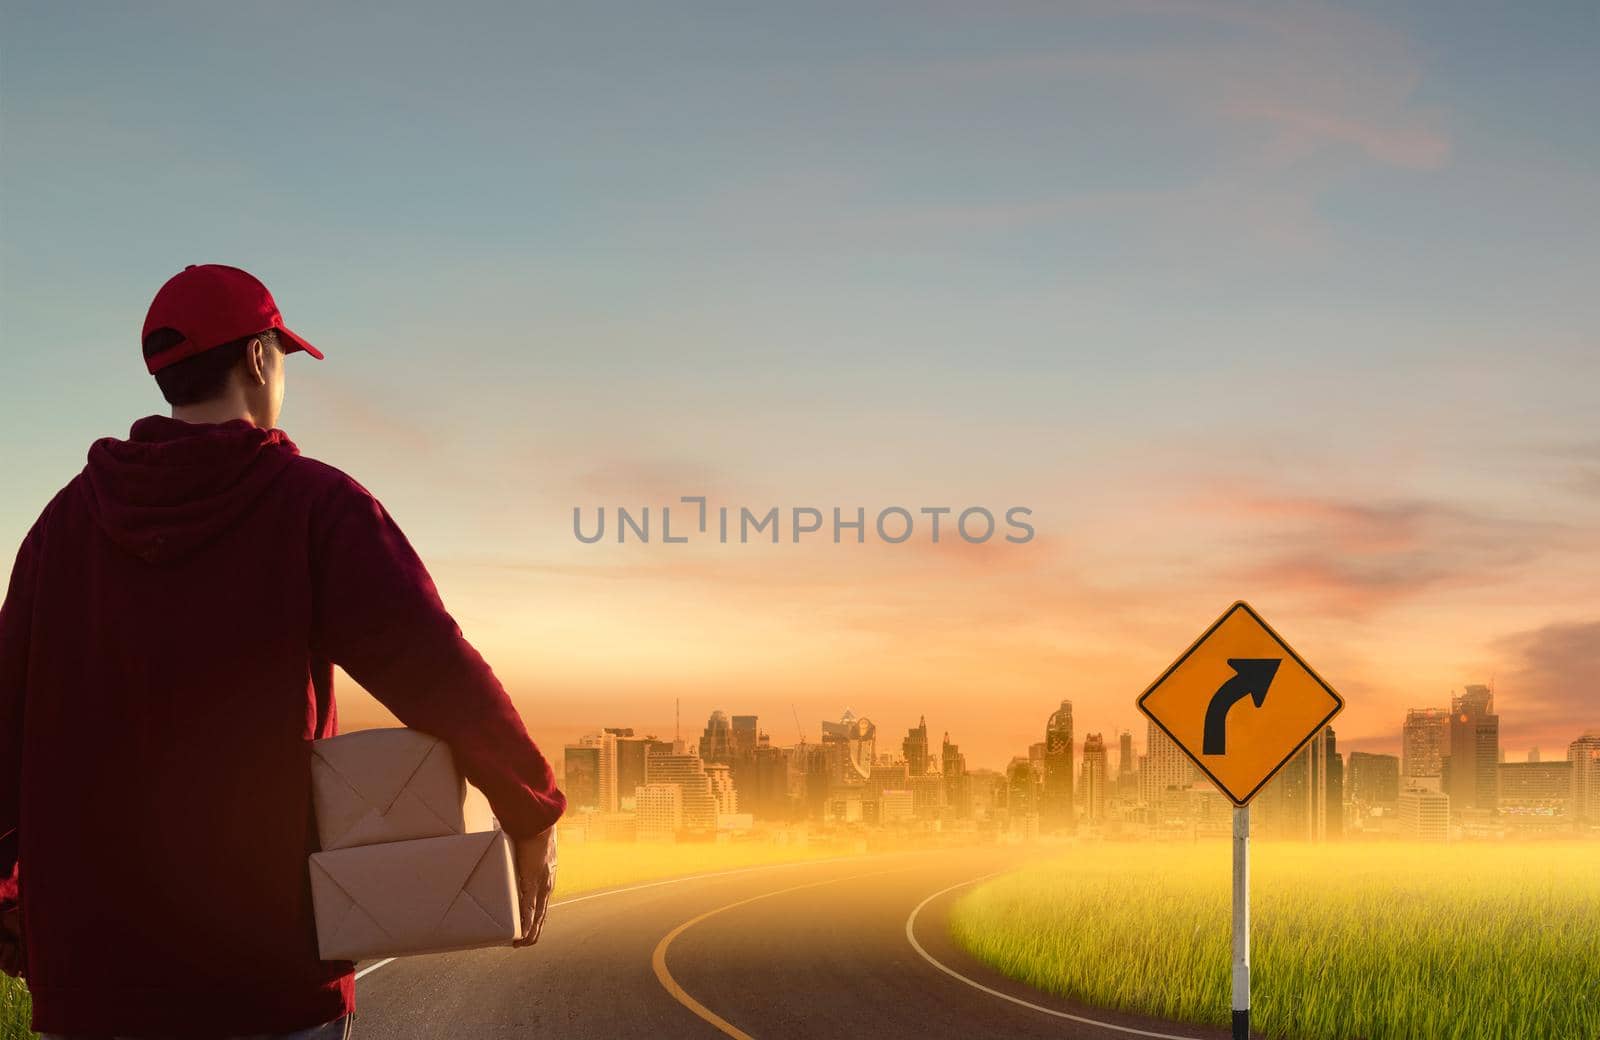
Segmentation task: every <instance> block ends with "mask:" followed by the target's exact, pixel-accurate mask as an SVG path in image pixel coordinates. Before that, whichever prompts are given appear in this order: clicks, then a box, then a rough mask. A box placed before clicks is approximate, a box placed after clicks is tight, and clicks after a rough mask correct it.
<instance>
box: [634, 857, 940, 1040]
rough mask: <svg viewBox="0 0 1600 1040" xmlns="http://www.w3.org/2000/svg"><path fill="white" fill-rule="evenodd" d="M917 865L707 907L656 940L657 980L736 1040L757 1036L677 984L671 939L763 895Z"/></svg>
mask: <svg viewBox="0 0 1600 1040" xmlns="http://www.w3.org/2000/svg"><path fill="white" fill-rule="evenodd" d="M918 866H921V864H916V865H914V866H910V867H893V868H891V869H889V870H874V871H871V872H869V873H866V874H850V875H847V876H845V877H840V878H824V879H823V880H821V881H808V882H806V883H805V884H803V885H792V886H790V887H789V888H780V889H778V890H777V891H776V892H762V893H761V894H760V895H754V896H750V897H749V898H748V899H740V900H738V901H737V902H733V903H729V904H727V905H726V906H719V907H717V908H716V909H714V910H707V911H706V912H705V913H703V914H701V915H700V916H699V917H691V918H689V920H687V921H685V922H683V923H682V924H680V925H678V927H676V928H674V929H673V930H672V931H670V932H668V933H667V934H666V935H664V936H662V937H661V941H660V942H659V943H657V944H656V949H655V952H654V953H652V954H651V955H650V966H651V967H653V968H654V969H655V972H656V980H657V981H658V982H660V983H661V987H662V988H663V989H665V990H666V991H667V992H668V993H670V994H671V995H672V999H673V1000H676V1001H677V1002H678V1003H680V1004H682V1005H683V1006H684V1007H686V1008H688V1009H689V1010H690V1011H693V1012H694V1013H695V1014H696V1015H698V1016H699V1017H700V1018H702V1019H704V1020H705V1021H706V1022H708V1023H710V1024H711V1025H712V1026H715V1027H716V1028H717V1029H718V1030H720V1031H721V1032H722V1033H723V1034H725V1035H727V1036H731V1037H733V1038H734V1040H755V1037H753V1036H751V1035H750V1034H749V1033H746V1032H745V1031H744V1030H742V1029H740V1028H739V1027H738V1026H736V1025H734V1024H733V1023H731V1022H729V1021H728V1020H727V1019H725V1018H723V1017H722V1016H721V1015H719V1014H717V1013H716V1012H715V1011H712V1010H711V1009H710V1008H708V1007H706V1006H705V1005H704V1004H702V1003H700V1002H699V1001H698V1000H696V999H694V998H693V997H691V996H690V995H689V994H688V992H687V991H686V990H685V989H684V988H683V987H682V986H680V985H678V980H677V979H675V978H673V977H672V972H670V971H668V970H667V947H669V946H671V945H672V941H673V940H674V939H676V938H677V937H678V936H680V935H682V934H683V933H684V932H686V931H688V930H689V929H691V928H693V927H694V926H695V925H697V924H699V923H700V922H701V921H704V920H705V919H706V918H708V917H715V916H717V915H718V914H720V913H724V912H726V911H728V910H734V909H737V908H739V907H741V906H745V905H747V904H750V903H755V902H759V901H760V900H763V899H771V898H773V897H775V896H782V895H788V894H789V893H790V892H799V891H800V890H801V889H806V888H817V887H819V886H821V885H836V884H838V883H839V882H841V881H858V880H860V879H861V878H868V877H878V876H879V875H881V874H896V873H900V872H902V871H907V870H915V869H917V867H918Z"/></svg>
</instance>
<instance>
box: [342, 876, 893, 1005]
mask: <svg viewBox="0 0 1600 1040" xmlns="http://www.w3.org/2000/svg"><path fill="white" fill-rule="evenodd" d="M860 858H863V857H859V856H822V857H820V858H818V859H796V860H790V861H789V862H787V863H758V864H756V865H755V866H753V867H735V868H733V869H732V870H714V871H712V872H711V873H709V874H688V875H686V876H684V877H675V878H667V879H666V880H664V881H646V882H644V883H643V884H639V885H629V886H627V887H626V888H608V889H605V890H604V891H601V892H591V893H589V894H588V895H586V896H573V897H572V898H571V899H562V900H560V901H558V902H554V903H551V904H550V909H552V910H554V909H555V908H556V907H558V906H568V905H570V904H572V903H583V902H587V901H588V900H590V899H601V898H603V897H605V896H620V895H622V893H624V892H638V891H640V890H641V889H646V888H660V887H661V886H662V885H681V884H683V883H684V882H685V881H704V880H705V879H706V878H714V877H727V876H728V875H729V874H748V873H750V872H751V871H752V870H773V869H776V868H778V867H797V866H800V865H802V864H805V863H837V862H839V861H840V860H842V859H860ZM394 962H395V958H393V957H385V958H384V959H383V960H381V961H373V962H372V963H371V964H369V965H367V966H366V967H365V968H362V969H361V970H360V971H358V972H356V981H357V982H360V981H361V979H362V977H363V976H365V975H370V974H372V973H373V972H375V971H377V970H378V969H379V968H381V967H383V966H384V965H385V964H393V963H394Z"/></svg>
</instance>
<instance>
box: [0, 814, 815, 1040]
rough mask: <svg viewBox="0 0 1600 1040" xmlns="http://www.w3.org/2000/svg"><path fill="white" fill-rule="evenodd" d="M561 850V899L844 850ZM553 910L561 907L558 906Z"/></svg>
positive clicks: (15, 1023) (1, 1027)
mask: <svg viewBox="0 0 1600 1040" xmlns="http://www.w3.org/2000/svg"><path fill="white" fill-rule="evenodd" d="M559 853H560V864H559V867H558V869H557V873H556V896H555V898H556V899H557V900H558V901H559V900H560V899H561V898H563V897H564V896H571V895H575V894H577V893H579V892H588V891H593V890H594V889H598V888H613V887H616V886H620V885H632V884H638V883H640V882H644V881H654V880H659V879H663V878H669V877H680V876H682V875H685V874H701V873H707V872H710V871H718V870H739V869H742V868H747V867H759V866H764V865H766V864H770V863H786V862H790V861H793V860H802V859H822V858H826V857H832V856H838V855H841V853H840V852H839V851H838V850H836V849H828V848H824V847H808V846H805V845H798V844H796V845H773V844H767V843H765V842H740V843H736V844H731V845H711V844H682V845H671V844H666V845H660V844H650V843H642V844H633V843H610V842H591V843H584V842H576V841H567V842H564V843H563V844H562V845H561V846H560V849H559ZM552 912H553V913H560V910H555V911H552ZM27 1026H28V993H27V990H26V989H25V988H24V987H23V986H22V985H21V984H20V983H18V982H17V981H16V980H14V979H10V978H7V977H5V976H3V975H0V1040H26V1038H29V1037H32V1036H33V1033H32V1031H31V1030H29V1029H28V1027H27Z"/></svg>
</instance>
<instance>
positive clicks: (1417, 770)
mask: <svg viewBox="0 0 1600 1040" xmlns="http://www.w3.org/2000/svg"><path fill="white" fill-rule="evenodd" d="M1449 727H1450V713H1449V712H1447V711H1445V710H1444V709H1443V708H1412V709H1411V710H1410V711H1408V712H1406V722H1405V728H1404V730H1403V731H1402V738H1403V739H1402V743H1401V748H1400V751H1401V757H1400V774H1401V775H1402V776H1405V777H1407V778H1411V777H1419V776H1440V775H1442V774H1443V773H1444V759H1445V756H1446V755H1448V754H1450V728H1449Z"/></svg>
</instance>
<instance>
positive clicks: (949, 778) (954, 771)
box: [939, 733, 972, 820]
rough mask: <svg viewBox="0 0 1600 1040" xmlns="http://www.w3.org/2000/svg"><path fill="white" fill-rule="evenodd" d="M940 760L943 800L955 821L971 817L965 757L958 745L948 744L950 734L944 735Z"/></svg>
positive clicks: (969, 779) (970, 795)
mask: <svg viewBox="0 0 1600 1040" xmlns="http://www.w3.org/2000/svg"><path fill="white" fill-rule="evenodd" d="M939 757H940V759H941V760H942V764H943V766H944V770H943V772H944V800H945V804H946V805H948V806H949V807H950V809H951V811H952V812H953V814H954V815H955V817H956V818H957V819H963V820H964V819H966V818H967V817H969V816H971V815H972V788H971V778H970V777H968V776H967V756H965V755H963V754H962V753H961V748H960V747H959V746H958V745H955V744H952V743H950V734H949V733H946V734H945V735H944V743H943V745H942V746H941V747H940V755H939Z"/></svg>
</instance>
